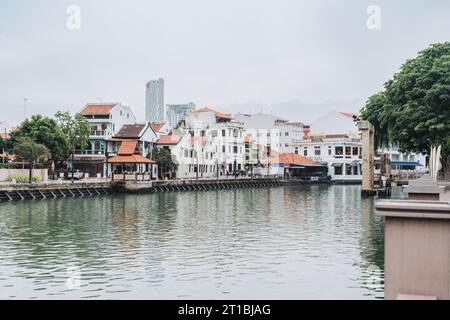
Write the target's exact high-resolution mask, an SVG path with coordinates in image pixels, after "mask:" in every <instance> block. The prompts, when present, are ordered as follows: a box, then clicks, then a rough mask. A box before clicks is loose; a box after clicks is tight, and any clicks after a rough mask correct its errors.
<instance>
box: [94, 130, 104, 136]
mask: <svg viewBox="0 0 450 320" xmlns="http://www.w3.org/2000/svg"><path fill="white" fill-rule="evenodd" d="M105 135H106V131H104V130H91V136H96V137H102V136H105Z"/></svg>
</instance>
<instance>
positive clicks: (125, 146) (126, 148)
mask: <svg viewBox="0 0 450 320" xmlns="http://www.w3.org/2000/svg"><path fill="white" fill-rule="evenodd" d="M137 143H138V142H137V140H127V141H122V143H121V144H120V148H119V152H118V153H117V154H119V155H132V154H134V153H136V147H137Z"/></svg>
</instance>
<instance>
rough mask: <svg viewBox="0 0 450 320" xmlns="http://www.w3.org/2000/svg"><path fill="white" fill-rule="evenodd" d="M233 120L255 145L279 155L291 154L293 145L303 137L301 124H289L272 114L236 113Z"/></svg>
mask: <svg viewBox="0 0 450 320" xmlns="http://www.w3.org/2000/svg"><path fill="white" fill-rule="evenodd" d="M235 119H236V120H237V121H239V122H242V123H243V124H244V129H245V131H246V135H247V136H249V137H250V138H251V139H253V140H254V141H255V143H257V144H261V145H264V146H269V147H271V148H272V149H273V150H275V151H277V152H279V153H284V152H293V151H294V148H293V145H295V144H296V143H298V142H300V141H301V140H302V139H303V136H304V134H303V125H302V124H301V123H291V122H289V121H288V120H286V119H282V118H280V117H278V116H275V115H273V114H267V113H262V112H259V113H255V114H253V115H249V114H243V113H238V114H236V115H235Z"/></svg>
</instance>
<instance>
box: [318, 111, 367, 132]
mask: <svg viewBox="0 0 450 320" xmlns="http://www.w3.org/2000/svg"><path fill="white" fill-rule="evenodd" d="M311 133H313V134H347V135H349V136H350V137H352V138H357V137H358V135H359V131H358V127H357V126H356V122H355V121H354V120H353V114H352V113H349V112H338V111H330V112H328V113H327V114H325V115H324V116H322V117H320V118H319V119H317V120H315V121H314V122H312V123H311Z"/></svg>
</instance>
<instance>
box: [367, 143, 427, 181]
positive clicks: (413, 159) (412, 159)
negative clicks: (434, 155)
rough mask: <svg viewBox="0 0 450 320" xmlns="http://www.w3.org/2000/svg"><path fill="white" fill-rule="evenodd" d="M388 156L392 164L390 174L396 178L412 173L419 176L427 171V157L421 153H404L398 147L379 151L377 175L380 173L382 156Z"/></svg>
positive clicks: (377, 153)
mask: <svg viewBox="0 0 450 320" xmlns="http://www.w3.org/2000/svg"><path fill="white" fill-rule="evenodd" d="M382 153H384V154H386V155H387V157H388V159H389V163H390V167H389V169H390V172H389V174H392V175H394V176H400V175H402V174H406V175H409V174H410V173H417V174H419V175H421V174H423V173H425V172H426V171H427V167H426V163H427V162H426V156H425V155H423V154H421V153H412V154H411V153H402V152H400V151H399V150H398V148H396V147H391V148H383V149H380V150H377V152H376V154H375V173H376V174H378V173H380V159H381V154H382Z"/></svg>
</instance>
